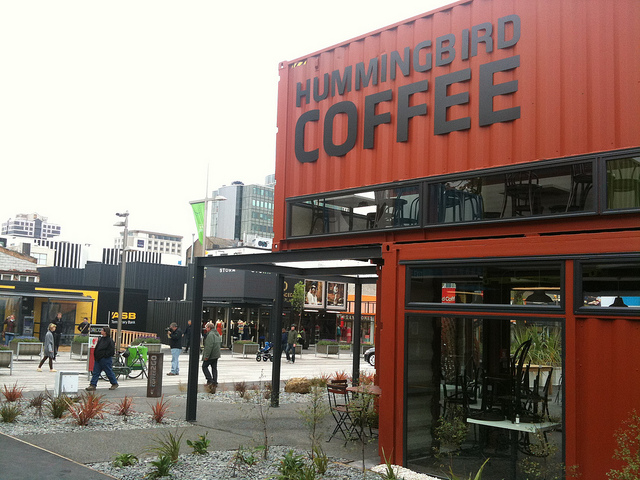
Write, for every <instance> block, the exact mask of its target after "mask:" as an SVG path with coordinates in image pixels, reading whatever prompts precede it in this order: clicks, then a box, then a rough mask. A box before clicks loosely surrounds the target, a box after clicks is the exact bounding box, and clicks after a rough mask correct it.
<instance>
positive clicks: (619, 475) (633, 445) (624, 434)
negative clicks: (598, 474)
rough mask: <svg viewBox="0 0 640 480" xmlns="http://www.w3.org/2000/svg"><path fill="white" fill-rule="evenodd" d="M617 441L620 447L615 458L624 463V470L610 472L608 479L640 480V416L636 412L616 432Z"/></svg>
mask: <svg viewBox="0 0 640 480" xmlns="http://www.w3.org/2000/svg"><path fill="white" fill-rule="evenodd" d="M615 439H616V443H617V444H618V447H617V448H616V449H615V452H614V454H613V458H614V459H616V460H620V461H621V462H622V468H620V469H616V470H610V471H609V472H608V473H607V477H609V478H611V479H616V480H632V479H637V478H640V415H638V412H637V411H636V410H633V411H632V412H631V415H630V416H629V418H628V419H627V420H625V421H624V422H623V426H622V427H621V428H619V429H618V430H616V433H615Z"/></svg>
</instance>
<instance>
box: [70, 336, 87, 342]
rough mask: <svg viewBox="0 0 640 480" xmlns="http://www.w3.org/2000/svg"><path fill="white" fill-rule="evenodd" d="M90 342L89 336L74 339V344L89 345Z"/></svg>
mask: <svg viewBox="0 0 640 480" xmlns="http://www.w3.org/2000/svg"><path fill="white" fill-rule="evenodd" d="M88 341H89V336H88V335H76V336H75V337H73V343H87V342H88Z"/></svg>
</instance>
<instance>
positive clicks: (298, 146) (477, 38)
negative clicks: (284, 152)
mask: <svg viewBox="0 0 640 480" xmlns="http://www.w3.org/2000/svg"><path fill="white" fill-rule="evenodd" d="M496 30H497V32H496V33H495V34H494V26H493V24H491V23H489V22H485V23H480V24H478V25H475V26H473V27H472V28H471V29H464V30H462V32H461V33H460V38H459V42H456V35H454V34H452V33H449V34H446V35H442V36H440V37H437V38H436V40H435V42H433V44H432V42H431V40H424V41H422V42H419V43H418V44H417V45H416V46H415V47H414V48H413V50H411V48H410V47H406V48H405V49H404V51H403V52H402V54H401V53H400V52H399V51H393V52H391V53H390V54H386V53H385V54H382V55H381V56H379V57H375V58H372V59H370V60H369V63H368V65H367V66H365V63H364V62H359V63H357V64H356V65H355V73H354V68H353V65H349V66H347V67H345V68H344V70H343V71H340V70H334V71H333V72H331V74H329V73H325V74H324V75H322V76H317V77H315V78H313V81H312V80H311V79H307V80H306V81H305V82H298V83H297V84H296V94H295V95H296V107H300V106H301V105H302V103H303V102H304V103H305V104H307V105H308V104H309V103H310V101H311V99H312V98H313V101H314V102H316V103H320V102H322V101H325V100H327V99H328V98H329V97H331V98H333V97H335V96H336V95H344V94H345V93H347V92H350V91H351V89H352V88H355V90H356V91H359V90H361V89H364V88H367V87H368V86H369V85H377V84H378V83H385V82H387V81H388V80H395V78H396V74H397V73H396V71H397V70H399V71H400V72H401V73H402V75H403V76H405V77H407V76H409V75H410V73H411V71H412V70H413V71H414V72H419V73H428V72H430V71H431V69H432V68H433V67H436V68H437V67H443V66H445V65H449V64H452V63H453V62H455V61H459V62H465V61H468V60H469V59H470V58H472V57H475V56H477V55H478V49H479V47H480V46H481V45H482V47H481V48H484V49H485V51H486V52H487V53H491V52H493V49H494V45H495V47H496V48H497V49H499V50H501V49H509V48H513V47H514V46H515V45H516V44H517V43H518V40H519V39H520V17H519V16H518V15H508V16H506V17H502V18H499V19H498V22H497V28H496ZM508 31H510V34H508V33H507V32H508ZM507 37H508V38H507ZM434 47H435V48H434ZM456 59H459V60H456ZM454 65H455V64H454ZM519 66H520V55H514V56H512V57H508V58H504V59H501V60H495V61H493V62H488V63H484V64H482V65H480V66H479V68H478V80H479V98H478V100H477V101H478V107H479V112H478V125H479V126H481V127H485V126H489V125H492V124H494V123H499V122H509V121H513V120H516V119H518V118H520V107H511V108H505V109H502V110H494V109H493V99H494V98H495V97H497V96H500V95H512V94H513V93H515V92H517V91H518V81H517V80H511V81H507V82H503V83H494V75H495V74H496V73H498V72H506V71H509V70H514V69H516V68H518V67H519ZM471 75H472V71H471V68H464V69H460V70H457V71H455V72H451V73H447V74H443V75H439V76H436V77H435V80H434V87H433V88H434V96H435V99H434V104H433V107H432V108H433V118H434V132H433V133H434V134H435V135H445V134H448V133H451V132H454V131H459V130H468V129H470V128H471V123H472V121H471V118H470V117H460V118H455V119H451V120H447V112H448V110H449V109H450V108H451V107H453V106H455V105H465V104H468V103H469V91H464V92H461V93H456V94H452V95H448V94H447V92H448V88H449V87H450V86H451V85H453V84H456V83H460V84H463V83H465V82H469V81H470V80H471ZM428 90H429V80H428V79H424V80H420V81H417V82H414V83H411V84H408V85H403V86H400V87H398V88H397V89H396V91H394V90H393V89H389V90H384V91H381V92H378V93H373V94H371V95H367V96H365V98H364V121H363V132H362V138H363V141H362V148H365V149H373V148H374V144H375V132H376V128H377V127H379V126H381V125H384V124H392V122H394V121H395V127H396V142H407V141H408V140H409V121H410V120H411V119H412V118H413V117H416V116H421V115H424V116H426V115H427V111H428V109H427V104H426V103H419V104H415V105H411V98H412V96H413V95H415V94H416V93H420V92H427V91H428ZM394 95H395V96H396V100H397V110H396V111H395V112H393V115H392V113H391V112H389V111H384V110H385V107H384V104H385V103H387V102H391V101H392V100H393V97H394ZM378 112H379V113H378ZM360 114H362V112H358V109H357V107H356V104H355V103H353V102H350V101H341V102H337V103H334V104H333V105H331V106H330V107H329V108H328V110H327V112H326V114H325V116H324V118H323V119H322V122H323V124H322V128H323V130H322V131H323V135H322V137H323V142H322V143H323V144H322V148H323V149H324V151H325V153H326V154H327V155H329V156H332V157H342V156H344V155H346V154H347V153H349V152H350V151H351V150H352V149H353V148H354V147H355V146H356V141H357V126H358V116H359V115H360ZM339 115H346V119H347V136H346V139H345V140H344V142H343V143H341V144H336V143H335V142H334V138H333V124H334V121H335V119H336V117H338V116H339ZM394 116H395V119H394V118H393V117H394ZM320 121H321V119H320V110H319V109H313V110H309V111H307V112H305V113H303V114H301V115H300V116H299V117H298V120H297V122H296V129H295V155H296V158H297V159H298V161H299V162H301V163H307V162H315V161H316V160H318V158H319V148H315V149H313V150H305V127H306V125H307V124H308V123H310V122H320Z"/></svg>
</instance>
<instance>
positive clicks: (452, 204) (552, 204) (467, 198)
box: [429, 162, 595, 223]
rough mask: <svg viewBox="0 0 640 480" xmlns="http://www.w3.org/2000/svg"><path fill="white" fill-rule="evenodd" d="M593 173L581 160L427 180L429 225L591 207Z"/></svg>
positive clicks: (561, 212) (566, 211)
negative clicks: (506, 171)
mask: <svg viewBox="0 0 640 480" xmlns="http://www.w3.org/2000/svg"><path fill="white" fill-rule="evenodd" d="M592 172H593V167H592V163H591V162H583V163H576V164H572V165H560V166H553V167H548V168H538V169H535V170H534V169H531V170H517V171H512V172H508V173H504V174H498V175H483V176H476V177H469V178H464V179H460V180H452V181H447V182H442V183H436V184H432V185H430V187H429V198H430V204H431V205H433V208H431V209H430V215H429V217H430V218H429V223H454V222H470V221H479V220H485V219H494V218H515V217H531V216H537V215H556V214H563V213H568V212H582V211H586V210H588V211H593V210H594V209H595V202H594V195H593V193H592V187H593V174H592Z"/></svg>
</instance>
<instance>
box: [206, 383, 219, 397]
mask: <svg viewBox="0 0 640 480" xmlns="http://www.w3.org/2000/svg"><path fill="white" fill-rule="evenodd" d="M204 391H205V392H207V393H210V394H212V395H214V394H215V393H216V392H217V391H218V386H217V385H214V384H212V383H205V384H204Z"/></svg>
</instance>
